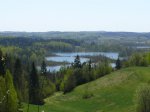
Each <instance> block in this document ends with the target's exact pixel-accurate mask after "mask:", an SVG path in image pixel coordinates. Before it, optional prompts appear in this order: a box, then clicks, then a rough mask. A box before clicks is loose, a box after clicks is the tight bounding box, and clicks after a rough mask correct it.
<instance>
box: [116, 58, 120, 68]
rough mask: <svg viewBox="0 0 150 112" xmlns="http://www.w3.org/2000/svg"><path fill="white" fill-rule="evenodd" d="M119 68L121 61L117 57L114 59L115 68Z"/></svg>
mask: <svg viewBox="0 0 150 112" xmlns="http://www.w3.org/2000/svg"><path fill="white" fill-rule="evenodd" d="M120 68H121V61H120V59H119V58H118V59H117V61H116V69H120Z"/></svg>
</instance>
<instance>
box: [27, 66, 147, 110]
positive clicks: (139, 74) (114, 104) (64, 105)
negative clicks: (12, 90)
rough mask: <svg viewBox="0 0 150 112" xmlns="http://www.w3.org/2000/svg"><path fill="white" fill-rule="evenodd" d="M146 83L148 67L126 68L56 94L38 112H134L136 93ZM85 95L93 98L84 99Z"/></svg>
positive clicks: (33, 107)
mask: <svg viewBox="0 0 150 112" xmlns="http://www.w3.org/2000/svg"><path fill="white" fill-rule="evenodd" d="M147 82H150V67H130V68H125V69H122V70H119V71H116V72H113V73H111V74H109V75H107V76H104V77H102V78H99V79H97V80H95V81H92V82H90V83H87V84H84V85H81V86H78V87H77V88H75V89H74V91H72V92H70V93H68V94H66V95H63V94H62V93H61V92H59V93H55V94H54V95H53V96H51V97H49V98H47V99H45V102H46V103H45V105H44V106H40V112H42V111H43V112H135V110H136V109H135V94H136V89H137V88H138V86H140V85H141V84H143V83H147ZM85 93H90V94H93V96H92V97H91V98H89V99H83V95H84V94H85ZM25 107H26V105H25ZM37 110H38V109H37V106H33V105H30V112H37ZM25 112H26V108H25Z"/></svg>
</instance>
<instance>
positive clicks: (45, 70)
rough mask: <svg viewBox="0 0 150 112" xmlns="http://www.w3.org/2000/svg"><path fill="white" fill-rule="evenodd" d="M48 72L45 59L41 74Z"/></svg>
mask: <svg viewBox="0 0 150 112" xmlns="http://www.w3.org/2000/svg"><path fill="white" fill-rule="evenodd" d="M46 73H47V68H46V63H45V61H43V62H42V65H41V74H42V75H46Z"/></svg>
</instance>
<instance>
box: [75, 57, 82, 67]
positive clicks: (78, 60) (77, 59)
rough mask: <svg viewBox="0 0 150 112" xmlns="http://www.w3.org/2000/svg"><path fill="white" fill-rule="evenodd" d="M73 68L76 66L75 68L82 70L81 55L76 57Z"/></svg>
mask: <svg viewBox="0 0 150 112" xmlns="http://www.w3.org/2000/svg"><path fill="white" fill-rule="evenodd" d="M73 66H74V68H81V62H80V57H79V55H77V56H76V58H75V60H74V64H73Z"/></svg>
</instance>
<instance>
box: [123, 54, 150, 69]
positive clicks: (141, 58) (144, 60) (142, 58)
mask: <svg viewBox="0 0 150 112" xmlns="http://www.w3.org/2000/svg"><path fill="white" fill-rule="evenodd" d="M148 65H150V52H147V53H135V54H133V55H132V56H131V57H129V59H128V60H127V61H125V62H124V66H125V67H129V66H148Z"/></svg>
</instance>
